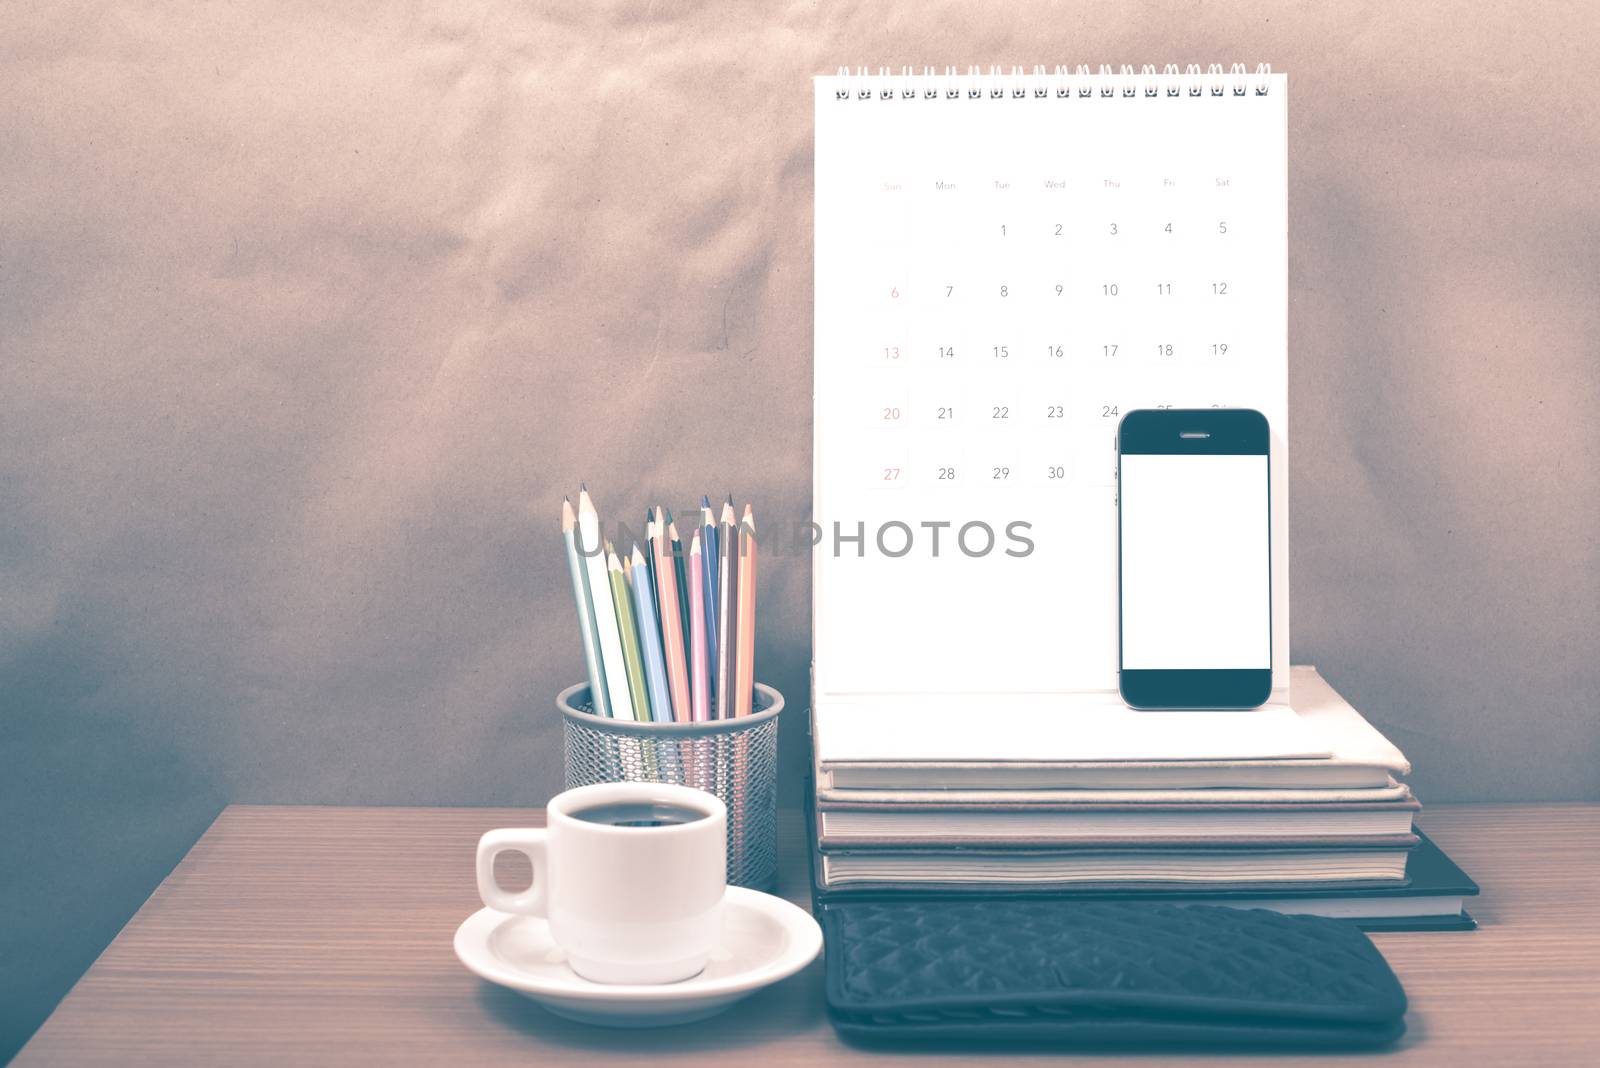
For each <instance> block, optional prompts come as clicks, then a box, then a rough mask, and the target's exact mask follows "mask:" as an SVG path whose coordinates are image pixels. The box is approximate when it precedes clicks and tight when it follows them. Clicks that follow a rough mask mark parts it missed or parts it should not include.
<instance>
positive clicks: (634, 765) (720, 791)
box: [556, 682, 783, 890]
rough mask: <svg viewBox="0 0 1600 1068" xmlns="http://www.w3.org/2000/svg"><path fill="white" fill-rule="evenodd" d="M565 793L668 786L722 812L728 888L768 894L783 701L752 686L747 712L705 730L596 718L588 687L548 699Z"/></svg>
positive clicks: (773, 866) (774, 866)
mask: <svg viewBox="0 0 1600 1068" xmlns="http://www.w3.org/2000/svg"><path fill="white" fill-rule="evenodd" d="M556 707H557V708H559V709H560V710H561V716H562V720H561V732H562V736H563V739H564V742H565V746H566V778H567V788H568V789H571V788H572V787H574V786H588V785H589V784H590V783H597V782H671V783H678V784H680V785H683V786H693V787H696V788H698V789H701V790H705V791H706V792H707V793H712V794H716V795H717V796H718V797H719V798H721V799H722V803H723V804H725V805H727V806H728V882H729V883H731V884H733V885H735V886H747V887H750V888H751V889H754V890H770V889H772V887H773V886H774V885H775V884H776V883H777V881H778V715H779V713H781V712H782V711H783V695H782V694H780V693H779V692H778V691H777V690H774V689H773V688H772V687H770V686H765V685H762V684H761V683H759V682H758V683H756V684H755V700H754V702H753V709H754V710H753V711H752V712H751V713H750V715H748V716H738V717H736V718H734V719H715V720H711V721H709V722H706V723H638V722H635V721H633V720H623V719H611V718H609V717H607V716H597V715H595V714H594V712H593V705H592V704H591V703H590V699H589V685H588V683H579V684H578V685H576V686H569V687H567V688H566V689H565V690H562V691H561V693H560V694H559V695H557V697H556Z"/></svg>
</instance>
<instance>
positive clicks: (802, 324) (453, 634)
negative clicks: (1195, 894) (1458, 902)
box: [0, 0, 1600, 1053]
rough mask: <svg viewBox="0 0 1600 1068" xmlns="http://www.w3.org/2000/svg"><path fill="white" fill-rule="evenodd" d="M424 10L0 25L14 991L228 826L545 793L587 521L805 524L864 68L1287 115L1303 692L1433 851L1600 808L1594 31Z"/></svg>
mask: <svg viewBox="0 0 1600 1068" xmlns="http://www.w3.org/2000/svg"><path fill="white" fill-rule="evenodd" d="M423 7H424V8H428V9H423V8H417V9H406V10H402V11H395V10H390V9H389V8H387V7H382V6H377V5H371V6H362V5H357V4H338V5H331V6H329V5H305V6H298V5H290V4H278V3H274V4H266V3H248V2H246V3H230V4H217V5H210V6H206V7H196V6H193V5H159V6H158V5H142V4H138V3H134V2H132V0H123V2H120V3H118V2H113V3H111V4H109V5H107V4H92V5H90V4H85V5H69V4H64V3H58V4H47V5H43V6H40V7H37V8H36V7H34V6H33V5H26V4H24V5H17V4H13V5H11V6H9V7H8V9H7V13H6V16H5V19H4V26H3V28H0V55H3V58H4V62H3V64H0V101H3V104H0V578H3V593H0V693H3V695H4V697H3V702H4V717H5V718H4V742H3V745H0V800H3V801H4V803H5V808H6V811H7V812H8V813H17V814H20V815H21V817H22V818H20V819H15V820H13V819H8V820H6V821H0V822H4V823H6V824H7V825H8V826H7V827H6V829H5V830H4V831H0V834H4V835H5V836H6V846H7V859H8V862H7V863H6V864H4V865H0V869H4V871H5V874H4V875H0V892H3V893H4V895H5V896H6V897H7V899H8V900H14V901H15V902H16V903H17V904H16V907H15V908H14V909H13V910H12V911H11V912H10V915H12V916H14V917H16V918H17V922H16V923H14V924H12V925H10V927H9V928H7V929H4V930H0V937H3V938H4V939H6V940H7V941H6V942H5V944H4V945H0V959H8V958H9V959H19V960H24V961H27V960H30V959H32V958H30V957H29V954H36V955H45V956H49V957H50V958H51V959H52V961H53V962H54V963H53V965H52V966H53V967H55V968H56V969H57V972H60V970H61V969H62V968H68V969H70V967H71V966H73V961H74V960H78V959H80V958H85V955H86V954H92V952H93V951H94V949H95V948H97V947H96V946H95V945H92V944H91V943H93V942H94V940H95V939H96V938H100V937H101V936H103V935H106V934H108V933H109V931H110V930H114V928H115V925H116V922H118V920H119V918H120V917H121V916H125V915H126V912H127V910H128V909H131V908H132V906H133V904H134V903H136V902H137V899H138V894H139V893H141V892H142V890H141V888H143V889H148V887H149V885H150V884H151V882H153V880H154V879H155V878H158V877H159V875H160V874H161V872H163V871H164V870H165V867H166V866H167V865H169V864H170V863H171V861H172V859H174V857H175V856H176V855H177V853H179V852H181V850H182V849H183V847H184V846H186V845H187V843H188V841H189V840H191V839H192V835H193V833H194V830H195V827H196V826H197V825H203V823H204V820H205V819H206V818H207V817H208V816H209V814H210V813H211V812H213V811H214V810H215V806H216V805H217V804H219V803H221V802H222V801H223V800H227V799H239V800H275V801H357V800H360V801H393V802H400V801H415V802H449V803H462V802H491V801H492V802H537V801H540V800H542V799H543V798H544V797H546V796H547V795H548V794H549V793H550V792H552V791H553V790H554V789H556V788H557V786H558V782H559V778H560V754H559V747H558V744H557V742H558V737H559V735H558V731H557V726H556V722H555V720H554V718H553V716H552V715H551V713H550V712H549V709H548V705H549V699H550V696H551V694H553V693H554V691H555V690H556V689H557V688H558V687H559V686H560V685H562V684H564V683H566V682H568V681H571V680H574V679H576V678H578V677H579V675H580V672H581V659H580V656H579V649H578V644H577V641H576V638H575V635H574V631H573V623H572V616H571V607H570V602H569V592H568V589H567V586H566V575H565V569H564V564H563V561H562V558H561V554H560V541H559V537H558V534H557V531H556V516H557V512H556V509H557V506H558V504H559V501H560V498H561V496H562V494H563V493H565V492H568V491H569V490H570V489H571V488H572V487H573V486H574V485H575V484H576V483H577V481H578V480H579V479H580V478H583V479H587V480H588V482H589V484H590V486H591V487H593V488H594V489H595V490H596V492H597V494H598V495H599V498H600V501H601V503H602V504H603V505H604V506H606V507H607V508H608V509H610V510H612V511H613V512H620V513H624V514H627V515H630V516H637V515H641V514H642V510H643V508H644V507H645V506H646V505H647V504H648V503H651V502H654V501H656V500H664V501H666V502H667V503H669V504H674V505H676V504H679V503H681V502H685V501H687V500H690V499H692V498H693V497H694V496H697V495H698V494H699V493H700V492H702V491H705V490H709V491H712V492H721V491H724V490H726V489H733V490H734V491H736V492H737V493H738V494H739V495H740V496H741V498H745V497H747V498H750V499H753V500H754V501H756V502H757V503H758V506H759V507H760V508H761V509H762V511H763V513H764V514H765V515H768V516H773V517H778V516H786V515H793V514H798V513H803V511H804V510H805V508H806V505H807V502H808V500H809V485H808V475H809V462H810V461H809V449H810V447H809V435H810V420H809V407H810V402H809V373H810V368H809V352H810V340H811V323H810V316H811V306H810V270H811V260H810V234H811V206H810V179H811V104H810V101H811V97H810V94H809V91H808V85H807V79H808V78H809V76H810V75H812V74H813V73H817V72H823V71H829V70H831V69H832V68H833V67H834V66H835V65H836V64H838V63H841V62H843V63H852V64H853V63H868V64H877V63H892V64H900V63H906V62H910V63H933V64H939V65H942V64H946V63H957V64H966V63H971V62H978V63H990V62H1000V63H1007V64H1009V63H1024V64H1031V63H1034V62H1047V63H1054V62H1068V63H1076V62H1094V63H1097V62H1102V61H1107V62H1143V61H1151V62H1165V61H1175V62H1180V63H1182V62H1208V61H1231V60H1244V61H1250V62H1254V61H1257V60H1267V61H1270V62H1272V63H1273V64H1274V66H1275V67H1276V68H1278V69H1284V70H1287V71H1289V73H1290V109H1289V114H1290V173H1289V195H1290V219H1291V234H1290V262H1289V273H1290V294H1291V302H1292V303H1291V309H1290V346H1291V378H1290V403H1291V425H1292V428H1293V430H1292V433H1293V435H1294V445H1295V447H1294V457H1293V459H1294V469H1293V473H1292V483H1291V485H1292V497H1291V515H1292V522H1291V527H1292V532H1293V533H1292V537H1293V551H1292V575H1293V580H1292V584H1291V585H1292V590H1293V599H1294V611H1293V621H1294V628H1295V629H1294V657H1295V659H1296V660H1297V661H1312V662H1315V663H1317V664H1319V665H1320V666H1321V667H1322V668H1323V670H1324V672H1325V673H1326V674H1327V675H1328V677H1329V678H1330V679H1331V680H1332V681H1333V682H1334V683H1335V685H1337V686H1339V687H1340V688H1342V689H1343V690H1344V691H1345V692H1346V693H1347V694H1348V695H1349V696H1350V697H1351V698H1352V699H1353V700H1354V701H1355V702H1356V703H1357V704H1358V705H1359V706H1360V707H1361V708H1363V709H1364V710H1366V711H1367V712H1368V713H1369V714H1370V715H1371V716H1372V717H1373V719H1375V720H1376V721H1377V722H1378V723H1380V724H1381V725H1382V726H1383V727H1384V729H1386V730H1387V731H1388V732H1389V733H1390V734H1391V736H1392V737H1394V739H1395V740H1396V741H1397V742H1398V743H1399V744H1400V745H1401V746H1402V747H1403V748H1404V749H1405V750H1406V751H1407V752H1408V753H1409V754H1410V755H1411V757H1412V759H1413V761H1414V762H1415V764H1416V773H1415V775H1414V776H1413V781H1414V783H1415V784H1416V786H1417V788H1418V790H1419V792H1420V794H1421V796H1422V797H1423V799H1424V801H1429V800H1440V799H1445V798H1501V797H1521V798H1537V797H1591V798H1593V797H1600V771H1597V768H1600V728H1597V726H1596V720H1595V715H1594V710H1593V700H1594V698H1593V695H1594V694H1595V693H1596V692H1597V690H1600V677H1597V668H1596V664H1597V662H1600V656H1597V653H1600V650H1597V641H1596V633H1597V625H1600V587H1597V573H1600V568H1597V566H1596V565H1597V563H1600V560H1597V552H1600V550H1597V545H1596V531H1597V527H1600V522H1597V519H1596V515H1597V513H1600V507H1597V504H1596V501H1597V497H1600V493H1597V491H1600V462H1597V445H1596V432H1595V420H1594V412H1595V410H1596V402H1597V401H1600V396H1597V392H1600V367H1597V355H1600V353H1597V348H1600V304H1597V301H1596V299H1595V298H1596V295H1597V293H1596V290H1597V283H1596V279H1597V277H1600V240H1597V239H1600V192H1597V175H1600V105H1597V102H1596V96H1595V94H1596V90H1595V85H1594V77H1593V72H1594V71H1595V70H1596V69H1600V47H1597V44H1596V42H1597V41H1600V34H1597V32H1596V31H1597V30H1600V25H1597V21H1600V20H1597V18H1596V16H1595V9H1594V7H1593V5H1589V4H1579V3H1572V4H1543V5H1482V4H1467V3H1463V4H1460V5H1459V6H1454V5H1450V4H1445V3H1437V2H1434V3H1412V4H1394V3H1386V2H1385V3H1379V2H1373V3H1360V4H1338V3H1325V4H1317V5H1314V6H1312V5H1307V6H1306V7H1305V8H1304V9H1294V8H1291V7H1286V6H1282V5H1276V4H1245V3H1214V4H1206V5H1198V4H1193V3H1165V4H1163V3H1151V4H1137V3H1129V2H1127V0H1123V2H1118V3H1107V2H1085V3H1078V4H1073V5H1062V6H1059V7H1051V6H1049V5H1044V4H1014V5H991V6H989V7H988V8H986V9H985V8H980V7H978V6H960V7H956V6H943V5H937V4H931V3H925V2H919V3H909V2H904V0H897V2H894V3H888V4H882V5H877V6H874V7H862V8H859V9H855V10H849V9H843V10H835V9H831V8H823V7H818V6H812V5H809V4H790V5H787V6H784V5H757V4H749V3H739V4H734V3H729V4H722V5H716V6H708V7H705V8H691V7H689V6H688V5H684V4H674V3H667V2H653V3H646V2H644V0H640V2H638V3H609V4H589V3H571V4H566V5H557V4H525V3H505V2H502V3H487V4H485V3H481V2H471V0H469V2H464V3H448V4H433V5H424V6H423ZM761 582H762V587H761V597H762V602H763V609H764V613H765V617H764V621H763V627H764V629H763V633H762V636H761V639H760V643H759V663H760V674H761V675H762V676H763V677H765V678H767V679H769V680H771V681H772V682H774V683H776V684H777V685H778V686H779V687H780V688H782V689H783V690H784V691H785V692H786V693H788V694H789V695H790V696H791V698H793V699H794V704H795V706H796V707H797V708H803V707H804V692H805V676H806V663H807V658H808V638H807V629H808V625H809V621H808V593H807V590H808V582H809V574H808V569H807V567H806V566H805V565H804V563H803V562H801V561H790V562H788V563H786V564H782V565H780V564H777V563H773V564H772V565H771V566H769V567H767V568H766V569H765V570H764V573H763V575H762V578H761ZM800 726H801V724H800V722H799V718H798V716H796V717H794V718H793V719H792V720H791V722H790V723H789V724H788V725H787V727H786V729H785V734H784V744H785V746H786V747H787V751H786V756H785V761H786V773H787V778H786V789H787V791H788V796H790V797H793V796H794V789H795V786H796V784H797V783H798V775H797V772H798V769H799V767H800V766H801V762H802V747H801V745H800V743H801V732H800V730H799V729H798V728H799V727H800ZM57 834H59V835H61V836H63V837H64V839H65V840H66V841H68V842H69V843H72V844H73V845H74V846H75V847H76V848H77V849H79V850H82V851H85V852H86V853H87V854H88V855H89V856H90V857H92V858H97V859H99V860H100V861H103V864H104V870H105V871H106V872H107V875H106V879H107V882H106V883H105V884H103V885H101V886H96V887H94V888H93V889H89V888H87V884H84V883H83V882H82V880H81V878H77V877H75V876H77V875H81V871H82V869H81V867H80V868H78V869H75V870H72V869H69V866H68V865H69V861H70V858H71V855H72V851H71V850H66V851H60V850H52V849H47V848H46V846H47V843H48V842H49V841H50V839H51V837H52V836H53V835H57ZM13 853H14V854H15V855H17V856H20V857H23V858H26V863H25V864H22V865H14V864H11V863H9V860H10V857H11V855H13ZM55 857H63V858H67V859H59V860H58V859H52V858H55ZM19 873H25V874H19ZM63 909H65V911H63ZM74 909H76V910H78V913H79V914H80V915H83V916H93V917H98V919H96V920H95V921H94V922H88V921H84V922H83V923H81V924H79V926H78V927H77V928H75V929H76V930H77V931H78V933H79V935H80V936H81V937H80V939H79V943H81V944H76V948H75V949H74V950H73V952H74V953H76V954H77V956H76V957H74V956H73V953H68V952H65V949H66V948H67V946H68V941H70V940H66V936H65V934H64V932H65V931H66V930H67V928H66V927H65V926H63V921H61V920H59V919H58V920H55V921H53V922H54V923H55V926H51V923H52V920H51V917H53V916H62V915H69V914H72V912H73V910H74ZM119 910H120V911H119ZM102 940H103V939H102ZM7 950H10V952H9V953H8V952H6V951H7ZM63 962H64V963H63ZM41 974H43V973H41V972H39V971H38V970H37V969H35V970H33V971H31V972H30V975H29V978H28V982H27V983H25V984H24V983H22V982H21V980H19V981H18V984H20V985H18V984H10V983H9V982H8V985H7V990H6V991H0V994H5V993H6V992H7V991H9V990H11V989H12V988H13V987H15V989H17V990H21V989H22V987H23V986H27V987H28V989H30V990H32V989H35V988H37V987H38V983H39V976H40V975H41ZM51 974H55V973H51ZM46 978H48V976H47V977H46ZM48 985H49V984H48V983H46V984H45V986H48ZM19 998H20V995H19ZM19 998H8V997H4V996H0V1004H7V1005H9V1006H11V1008H10V1009H8V1010H7V1011H9V1012H11V1013H12V1014H13V1015H12V1016H11V1017H9V1018H8V1020H9V1024H10V1026H11V1027H12V1030H13V1031H15V1029H16V1028H18V1027H21V1026H22V1025H21V1024H19V1023H17V1020H25V1019H26V1017H27V1013H28V1012H32V1011H34V1009H33V1008H30V1007H29V1006H30V1005H32V1006H34V1007H35V1008H36V1007H37V1005H36V1002H37V996H35V1000H34V1001H27V1000H26V999H19ZM18 1006H20V1008H19V1007H18ZM7 1022H8V1021H7V1020H0V1053H3V1050H4V1048H5V1042H4V1041H3V1038H4V1035H5V1028H6V1026H7Z"/></svg>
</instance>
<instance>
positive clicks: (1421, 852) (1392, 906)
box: [813, 829, 1478, 931]
mask: <svg viewBox="0 0 1600 1068" xmlns="http://www.w3.org/2000/svg"><path fill="white" fill-rule="evenodd" d="M1416 833H1417V844H1416V846H1415V847H1414V848H1413V849H1411V850H1409V851H1408V852H1407V853H1406V861H1405V873H1404V878H1403V879H1400V880H1390V881H1387V882H1383V883H1372V884H1368V885H1365V886H1362V887H1360V888H1353V887H1350V886H1347V885H1341V884H1327V883H1311V884H1302V885H1299V886H1276V887H1256V888H1249V887H1244V886H1238V885H1235V886H1231V887H1226V888H1219V887H1218V886H1206V887H1203V888H1199V887H1186V888H1177V889H1174V888H1171V887H1168V888H1159V887H1157V888H1140V889H1130V888H1126V887H1118V886H1108V885H1104V884H1102V885H1091V884H1078V885H1075V886H1072V887H1070V888H1064V889H1063V888H1060V887H1057V888H1054V890H1053V891H1052V888H1043V889H1037V888H1036V889H1035V892H1037V893H1039V894H1041V895H1044V896H1050V895H1051V894H1052V892H1054V893H1057V894H1061V895H1063V896H1069V897H1072V898H1092V899H1110V900H1119V899H1121V900H1126V899H1130V898H1138V899H1140V900H1157V901H1162V900H1168V901H1182V902H1184V903H1192V904H1206V905H1227V906H1231V907H1234V908H1262V909H1271V910H1272V911H1274V912H1286V913H1298V914H1303V915H1310V916H1328V917H1332V918H1335V919H1349V920H1354V921H1355V922H1356V923H1357V924H1358V925H1359V926H1361V927H1363V928H1366V929H1367V930H1400V931H1406V930H1471V929H1473V928H1475V927H1476V926H1477V922H1476V921H1475V920H1474V919H1473V918H1472V916H1471V915H1469V914H1468V913H1467V912H1466V910H1465V908H1466V899H1467V898H1469V897H1475V896H1477V894H1478V884H1477V883H1475V882H1473V881H1472V879H1471V878H1469V877H1468V876H1467V873H1466V872H1464V871H1462V870H1461V869H1460V868H1459V867H1458V866H1457V865H1456V863H1455V862H1454V861H1452V860H1451V859H1450V858H1449V857H1448V856H1446V855H1445V853H1444V851H1443V850H1441V849H1440V848H1439V847H1438V845H1437V844H1435V843H1434V841H1433V840H1432V839H1431V838H1429V837H1428V836H1427V835H1426V834H1424V833H1422V831H1421V830H1420V829H1418V831H1417V832H1416ZM813 865H814V869H815V870H814V871H813V875H814V876H816V878H817V889H818V891H819V893H820V894H821V897H820V898H819V900H821V901H833V900H843V899H857V898H875V897H879V896H886V897H892V898H903V897H905V896H906V894H907V891H908V890H918V889H921V890H927V889H929V888H928V887H926V886H921V887H917V886H912V887H903V886H883V885H856V886H838V887H834V888H828V887H826V886H825V885H824V884H823V883H822V881H821V876H822V866H823V862H822V855H821V854H820V853H816V854H814V855H813ZM1019 889H1022V888H1019V887H1016V886H1004V887H990V886H987V885H985V884H982V883H976V884H966V885H962V886H959V887H946V888H943V891H941V890H939V889H937V888H935V889H934V890H933V891H932V892H934V893H942V892H949V891H953V892H956V893H960V894H961V895H962V896H963V897H970V898H975V899H984V898H989V897H997V898H1003V897H1009V896H1011V895H1013V894H1015V893H1016V892H1017V891H1018V890H1019Z"/></svg>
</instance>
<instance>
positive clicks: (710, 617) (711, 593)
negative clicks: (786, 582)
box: [700, 496, 722, 712]
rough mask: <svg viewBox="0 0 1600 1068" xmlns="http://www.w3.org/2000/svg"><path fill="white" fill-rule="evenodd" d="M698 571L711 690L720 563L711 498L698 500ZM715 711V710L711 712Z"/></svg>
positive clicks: (713, 672)
mask: <svg viewBox="0 0 1600 1068" xmlns="http://www.w3.org/2000/svg"><path fill="white" fill-rule="evenodd" d="M700 501H701V505H702V507H701V509H700V530H701V537H700V570H701V572H702V574H701V576H700V577H701V581H703V582H704V583H705V585H706V658H707V663H709V665H710V671H711V688H712V691H713V692H715V691H716V686H717V573H718V571H719V570H720V569H721V567H722V561H721V560H719V559H718V558H717V520H716V517H715V516H713V515H712V514H711V498H710V497H705V496H702V497H701V498H700ZM712 711H713V712H714V711H716V710H715V709H713V710H712Z"/></svg>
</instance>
